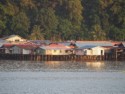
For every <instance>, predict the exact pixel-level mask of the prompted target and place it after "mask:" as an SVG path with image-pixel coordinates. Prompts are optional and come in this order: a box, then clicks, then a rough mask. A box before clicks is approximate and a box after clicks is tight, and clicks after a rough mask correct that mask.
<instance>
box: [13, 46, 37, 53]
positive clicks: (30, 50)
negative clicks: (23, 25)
mask: <svg viewBox="0 0 125 94" xmlns="http://www.w3.org/2000/svg"><path fill="white" fill-rule="evenodd" d="M35 49H36V47H35V46H33V45H15V46H13V47H11V50H12V52H11V54H34V50H35Z"/></svg>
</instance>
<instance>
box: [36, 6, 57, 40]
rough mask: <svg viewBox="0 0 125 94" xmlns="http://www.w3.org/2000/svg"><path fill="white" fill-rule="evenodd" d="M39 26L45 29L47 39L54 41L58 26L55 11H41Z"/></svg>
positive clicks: (45, 9)
mask: <svg viewBox="0 0 125 94" xmlns="http://www.w3.org/2000/svg"><path fill="white" fill-rule="evenodd" d="M38 24H39V25H40V26H41V28H43V32H44V33H45V34H46V35H45V38H47V39H52V38H53V37H54V35H55V34H56V29H57V25H58V19H57V17H56V15H55V11H54V10H53V9H52V8H44V9H41V10H40V14H39V17H38Z"/></svg>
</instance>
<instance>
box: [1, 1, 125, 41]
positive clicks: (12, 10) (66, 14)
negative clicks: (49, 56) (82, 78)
mask: <svg viewBox="0 0 125 94" xmlns="http://www.w3.org/2000/svg"><path fill="white" fill-rule="evenodd" d="M11 34H18V35H20V36H22V37H25V38H29V39H51V40H71V39H73V40H125V0H0V37H3V36H7V35H11Z"/></svg>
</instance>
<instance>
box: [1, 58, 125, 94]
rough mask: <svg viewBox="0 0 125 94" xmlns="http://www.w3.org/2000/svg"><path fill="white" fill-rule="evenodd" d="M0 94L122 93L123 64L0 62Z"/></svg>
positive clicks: (112, 62) (110, 62) (104, 62)
mask: <svg viewBox="0 0 125 94" xmlns="http://www.w3.org/2000/svg"><path fill="white" fill-rule="evenodd" d="M0 94H125V62H124V61H102V62H99V61H97V62H75V61H68V62H67V61H47V62H40V61H38V62H36V61H8V60H0Z"/></svg>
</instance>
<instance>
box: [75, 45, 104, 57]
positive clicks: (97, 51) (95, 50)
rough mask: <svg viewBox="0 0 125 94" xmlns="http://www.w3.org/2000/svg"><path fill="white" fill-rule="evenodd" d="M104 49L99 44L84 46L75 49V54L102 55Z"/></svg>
mask: <svg viewBox="0 0 125 94" xmlns="http://www.w3.org/2000/svg"><path fill="white" fill-rule="evenodd" d="M104 53H105V49H104V48H103V47H100V46H84V47H81V48H78V49H76V52H75V54H76V55H104Z"/></svg>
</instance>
